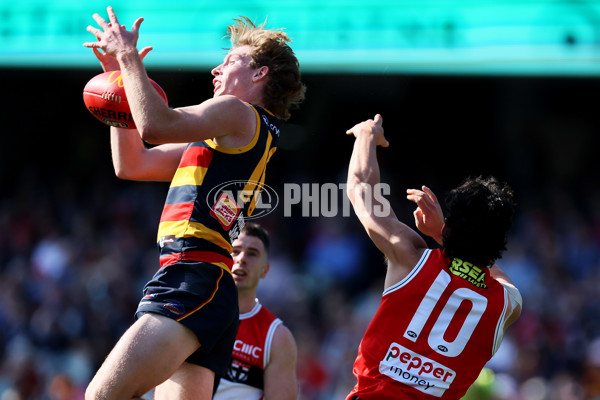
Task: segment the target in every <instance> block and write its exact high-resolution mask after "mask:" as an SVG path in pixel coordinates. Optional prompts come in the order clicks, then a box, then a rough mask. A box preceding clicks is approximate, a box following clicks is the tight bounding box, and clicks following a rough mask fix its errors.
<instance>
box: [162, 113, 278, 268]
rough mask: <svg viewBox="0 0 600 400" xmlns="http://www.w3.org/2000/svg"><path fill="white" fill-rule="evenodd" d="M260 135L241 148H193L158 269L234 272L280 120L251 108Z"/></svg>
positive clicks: (169, 215) (177, 184)
mask: <svg viewBox="0 0 600 400" xmlns="http://www.w3.org/2000/svg"><path fill="white" fill-rule="evenodd" d="M250 106H252V108H253V109H254V112H255V113H256V132H255V134H254V138H253V139H252V141H251V142H250V143H249V144H248V145H246V146H244V147H240V148H227V147H223V146H219V145H217V144H216V143H215V142H214V141H213V140H211V139H208V140H205V141H202V142H194V143H190V144H189V145H188V146H187V148H186V149H185V151H184V153H183V155H182V156H181V161H180V162H179V166H178V168H177V171H176V172H175V176H174V177H173V180H172V182H171V186H170V187H169V192H168V194H167V199H166V201H165V206H164V209H163V212H162V215H161V218H160V223H159V227H158V237H157V240H158V246H159V248H160V265H161V267H164V266H165V265H169V264H173V263H175V262H178V261H182V260H192V261H203V262H208V263H211V264H214V265H217V266H219V267H221V268H224V269H225V270H227V271H229V272H231V266H232V265H233V261H232V259H231V255H230V254H231V250H232V246H231V243H232V242H233V240H235V238H236V237H237V236H238V235H239V233H240V231H241V229H242V227H243V226H244V217H245V216H251V215H252V212H253V211H254V207H255V205H256V203H255V202H256V200H257V195H258V193H259V190H260V188H261V187H262V185H263V184H264V181H265V172H266V167H267V163H268V162H269V159H270V158H271V156H272V155H273V153H274V152H275V150H276V149H277V147H276V145H277V139H278V137H279V119H277V118H276V117H275V116H274V115H273V114H271V113H270V112H269V111H267V110H264V109H262V108H260V107H258V106H255V105H252V104H250Z"/></svg>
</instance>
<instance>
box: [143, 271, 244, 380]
mask: <svg viewBox="0 0 600 400" xmlns="http://www.w3.org/2000/svg"><path fill="white" fill-rule="evenodd" d="M148 312H151V313H156V314H160V315H164V316H166V317H169V318H172V319H174V320H176V321H178V322H181V323H182V324H183V325H185V326H186V327H188V328H189V329H191V330H192V332H194V333H195V334H196V336H197V337H198V341H199V342H200V345H201V346H200V348H199V349H198V350H197V351H196V352H195V353H193V354H192V355H191V356H190V357H189V358H188V359H187V360H186V361H187V362H189V363H192V364H196V365H200V366H202V367H206V368H208V369H210V370H212V371H214V372H215V374H217V375H221V376H224V375H225V374H226V373H227V369H228V367H229V363H230V359H231V352H232V350H233V344H234V342H235V337H236V335H237V330H238V325H239V309H238V294H237V287H236V286H235V282H234V280H233V277H232V276H231V274H229V273H228V272H227V271H225V270H224V269H222V268H220V267H217V266H216V265H213V264H209V263H204V262H196V261H181V262H178V263H175V264H171V265H167V266H165V267H163V268H161V269H159V270H158V271H157V272H156V274H154V276H153V277H152V279H151V280H150V282H148V283H147V284H146V287H145V288H144V297H143V298H142V300H141V301H140V304H139V305H138V309H137V311H136V314H135V316H136V318H139V317H141V316H142V315H143V314H145V313H148Z"/></svg>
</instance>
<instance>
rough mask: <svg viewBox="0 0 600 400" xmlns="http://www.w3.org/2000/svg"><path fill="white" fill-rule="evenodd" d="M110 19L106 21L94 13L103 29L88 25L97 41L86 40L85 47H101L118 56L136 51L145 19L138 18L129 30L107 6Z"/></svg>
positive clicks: (89, 30)
mask: <svg viewBox="0 0 600 400" xmlns="http://www.w3.org/2000/svg"><path fill="white" fill-rule="evenodd" d="M106 11H107V13H108V17H109V21H110V22H106V21H105V20H104V18H102V17H101V16H100V15H98V14H94V15H93V18H94V20H95V21H96V22H97V23H98V25H99V26H100V28H101V29H98V28H95V27H93V26H91V25H88V27H87V31H88V32H90V33H91V34H93V35H94V36H96V38H97V39H98V41H97V42H85V43H84V44H83V46H84V47H89V48H100V49H102V50H103V51H104V53H106V54H108V55H110V56H113V57H115V58H118V56H119V55H120V54H124V53H128V52H131V51H136V52H137V49H136V46H137V41H138V37H139V29H140V25H141V24H142V22H143V21H144V19H143V18H138V19H136V20H135V22H134V23H133V27H132V28H131V30H130V31H128V30H127V29H126V28H125V27H124V26H123V25H121V24H120V23H119V20H118V19H117V16H116V14H115V12H114V10H113V8H112V7H111V6H108V7H107V8H106Z"/></svg>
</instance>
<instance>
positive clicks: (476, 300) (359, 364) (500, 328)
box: [348, 250, 509, 400]
mask: <svg viewBox="0 0 600 400" xmlns="http://www.w3.org/2000/svg"><path fill="white" fill-rule="evenodd" d="M508 301H509V295H508V293H507V291H506V289H505V288H504V286H502V285H501V284H500V283H499V282H498V281H497V280H495V279H493V278H492V277H491V276H490V273H489V271H488V269H487V268H479V267H477V266H476V265H473V264H471V263H468V262H465V261H462V260H460V259H458V258H455V259H453V260H450V259H449V258H448V257H446V255H445V254H444V253H443V251H441V250H426V251H425V252H424V254H423V256H422V257H421V259H420V261H419V263H418V264H417V265H416V266H415V268H414V269H413V270H412V271H411V272H410V273H409V275H408V276H406V277H405V278H404V279H403V280H401V281H400V282H398V283H397V284H395V285H393V286H390V287H389V288H387V289H386V290H385V291H384V292H383V296H382V299H381V304H380V306H379V308H378V310H377V312H376V313H375V316H374V317H373V320H372V321H371V323H370V324H369V327H368V328H367V331H366V332H365V335H364V337H363V340H362V341H361V344H360V346H359V350H358V357H357V358H356V361H355V363H354V374H355V375H356V377H357V384H356V386H355V387H354V390H353V391H352V393H350V394H349V395H348V399H352V398H359V399H361V400H371V399H377V400H391V399H454V400H458V399H460V398H461V397H462V396H463V395H464V394H465V392H466V391H467V389H468V388H469V386H470V385H471V384H473V382H474V381H475V379H477V377H478V375H479V373H480V371H481V369H482V368H483V367H484V365H485V364H486V362H487V361H488V360H489V359H490V358H491V357H492V356H493V355H494V353H495V352H496V351H497V350H498V347H499V346H500V343H501V341H502V337H503V334H504V324H505V320H506V312H507V307H508ZM354 396H358V397H354Z"/></svg>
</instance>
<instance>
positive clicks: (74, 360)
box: [0, 168, 600, 400]
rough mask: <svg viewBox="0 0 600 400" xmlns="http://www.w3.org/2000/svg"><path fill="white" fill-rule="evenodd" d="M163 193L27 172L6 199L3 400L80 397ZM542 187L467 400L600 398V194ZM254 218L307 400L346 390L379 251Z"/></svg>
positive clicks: (125, 300)
mask: <svg viewBox="0 0 600 400" xmlns="http://www.w3.org/2000/svg"><path fill="white" fill-rule="evenodd" d="M165 193H166V186H163V185H162V184H158V183H128V182H122V181H118V180H117V179H116V178H115V177H114V176H110V175H107V174H98V176H86V177H85V178H81V177H79V178H78V177H71V176H54V177H53V178H52V179H50V180H49V179H48V177H47V176H44V175H43V174H41V173H40V172H38V171H36V169H34V168H31V169H29V170H23V171H22V172H21V176H20V177H19V179H18V185H17V184H15V185H14V187H13V188H11V190H8V191H6V192H3V193H2V194H0V354H1V356H0V360H1V361H0V400H26V399H44V400H75V399H82V398H83V393H84V390H85V387H86V385H87V383H88V381H89V380H90V379H91V376H92V375H93V373H94V372H95V370H96V369H97V368H98V367H99V365H100V363H101V362H102V360H103V358H104V357H105V356H106V355H107V354H108V352H109V350H110V349H111V348H112V346H113V344H114V343H115V341H116V340H117V339H118V338H119V337H120V335H121V334H122V333H123V332H124V330H125V329H127V327H129V325H130V324H131V323H132V321H133V312H134V310H135V309H136V306H137V302H138V301H139V298H140V294H141V291H142V288H143V285H144V284H145V282H146V281H147V279H148V278H149V277H150V276H151V275H152V274H153V273H154V271H155V270H156V269H157V268H158V257H157V256H158V253H157V250H156V246H155V242H156V228H157V224H158V218H159V216H160V212H161V209H162V205H163V201H164V196H165ZM542 197H543V198H544V204H543V206H542V205H535V203H531V204H526V205H525V206H524V207H522V208H521V209H520V211H519V214H518V215H517V218H516V220H515V226H514V229H513V231H512V234H511V239H510V242H509V248H508V251H507V252H506V254H505V256H504V257H503V258H502V259H501V260H499V264H500V265H501V266H502V267H503V268H504V269H505V271H506V272H507V273H508V274H509V275H510V276H511V277H512V279H513V280H514V282H515V283H516V285H517V287H519V288H520V289H521V293H522V295H523V299H524V311H523V314H522V316H521V318H520V320H519V321H518V322H517V323H516V325H514V326H513V327H512V328H511V329H510V330H509V332H508V334H507V335H506V337H505V340H504V342H503V344H502V346H501V348H500V351H499V352H498V353H497V354H496V356H495V357H494V358H493V359H492V360H491V361H490V363H489V365H488V366H487V369H486V370H484V372H483V373H482V375H481V376H480V379H479V380H478V382H477V384H476V385H475V386H474V387H473V388H472V390H471V391H470V392H469V394H468V398H469V400H505V399H510V400H598V399H600V193H598V192H595V193H593V194H592V195H588V196H586V197H585V198H581V197H578V198H577V199H576V200H575V198H574V196H571V194H569V193H564V192H563V191H561V190H560V189H552V190H549V191H548V193H544V194H543V196H542ZM400 212H401V213H402V212H403V213H404V214H406V215H408V216H410V213H409V210H407V211H406V212H405V211H400ZM257 222H259V223H262V224H263V225H265V226H266V227H267V229H268V230H269V231H270V232H271V235H272V241H273V249H272V253H271V261H270V262H271V271H270V273H269V275H268V276H267V278H266V279H265V280H264V281H263V282H262V283H261V286H260V287H259V297H260V298H261V301H262V302H263V303H264V304H265V305H266V306H267V307H269V308H271V309H272V310H273V311H274V312H275V313H276V314H277V315H279V316H280V317H281V318H282V319H283V320H284V322H285V323H286V325H288V326H289V327H290V329H291V331H292V332H293V333H294V335H295V337H296V340H297V342H298V348H299V360H298V376H299V381H300V385H301V388H300V393H301V399H307V400H329V399H343V398H344V396H345V395H346V394H347V393H348V392H349V390H350V388H351V387H352V386H353V384H354V378H353V376H352V363H353V361H354V358H355V356H356V351H357V346H358V344H359V342H360V339H361V337H362V334H363V332H364V330H365V328H366V326H367V324H368V322H369V320H370V318H371V317H372V315H373V314H374V312H375V309H376V308H377V305H378V302H379V298H380V294H381V292H382V288H383V275H384V271H385V266H384V264H383V259H382V257H381V256H380V255H379V253H378V252H377V251H376V249H374V248H373V246H372V245H371V243H370V241H369V240H368V238H367V236H366V235H365V234H364V232H363V231H362V229H361V228H360V226H359V225H358V223H357V221H356V220H355V218H352V217H343V216H340V217H334V218H326V217H321V218H304V219H301V218H285V217H282V216H280V215H277V214H276V213H273V215H269V216H266V217H264V219H262V220H258V221H257Z"/></svg>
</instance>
